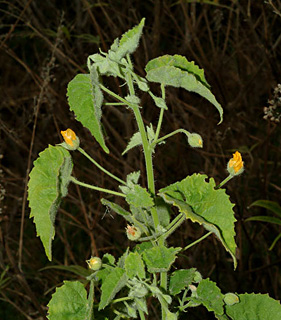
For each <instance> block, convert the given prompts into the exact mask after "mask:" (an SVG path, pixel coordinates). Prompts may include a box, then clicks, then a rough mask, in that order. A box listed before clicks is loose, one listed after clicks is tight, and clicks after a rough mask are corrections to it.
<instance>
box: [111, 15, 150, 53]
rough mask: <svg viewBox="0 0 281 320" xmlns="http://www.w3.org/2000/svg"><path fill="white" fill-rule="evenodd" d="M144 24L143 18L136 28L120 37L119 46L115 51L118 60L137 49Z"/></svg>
mask: <svg viewBox="0 0 281 320" xmlns="http://www.w3.org/2000/svg"><path fill="white" fill-rule="evenodd" d="M144 22H145V18H143V19H142V20H141V22H140V23H139V24H138V25H137V26H135V27H134V28H132V29H130V30H129V31H127V32H126V33H124V34H123V35H122V37H121V40H120V42H119V46H118V48H117V49H116V55H117V57H118V58H119V59H121V58H122V57H125V56H126V55H127V54H131V53H133V52H134V51H135V50H136V49H137V47H138V45H139V41H140V37H141V35H142V29H143V27H144Z"/></svg>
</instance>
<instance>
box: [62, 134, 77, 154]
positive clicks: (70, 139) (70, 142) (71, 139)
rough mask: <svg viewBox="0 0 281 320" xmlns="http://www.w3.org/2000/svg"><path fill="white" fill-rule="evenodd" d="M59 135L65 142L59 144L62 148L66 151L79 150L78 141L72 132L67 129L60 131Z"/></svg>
mask: <svg viewBox="0 0 281 320" xmlns="http://www.w3.org/2000/svg"><path fill="white" fill-rule="evenodd" d="M60 133H61V135H62V136H63V139H64V141H65V142H64V143H62V144H61V145H62V146H63V147H64V148H66V149H67V150H76V149H78V148H79V145H80V140H79V138H78V137H77V136H76V134H75V132H74V131H73V130H71V129H67V130H65V131H61V132H60Z"/></svg>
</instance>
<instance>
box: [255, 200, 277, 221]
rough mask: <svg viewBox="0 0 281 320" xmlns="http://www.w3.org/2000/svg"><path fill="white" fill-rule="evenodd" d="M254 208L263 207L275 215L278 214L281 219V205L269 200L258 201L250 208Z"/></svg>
mask: <svg viewBox="0 0 281 320" xmlns="http://www.w3.org/2000/svg"><path fill="white" fill-rule="evenodd" d="M253 206H258V207H262V208H265V209H267V210H270V211H272V212H274V213H275V214H277V215H278V216H279V217H281V207H280V205H279V204H278V203H277V202H275V201H269V200H257V201H255V202H253V203H252V204H251V205H250V206H249V208H250V207H253Z"/></svg>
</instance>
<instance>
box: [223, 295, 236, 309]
mask: <svg viewBox="0 0 281 320" xmlns="http://www.w3.org/2000/svg"><path fill="white" fill-rule="evenodd" d="M223 300H224V302H225V303H226V304H227V305H228V306H232V305H234V304H236V303H239V297H238V296H237V295H236V294H234V293H232V292H228V293H226V294H225V295H224V298H223Z"/></svg>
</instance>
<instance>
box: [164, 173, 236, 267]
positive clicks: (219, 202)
mask: <svg viewBox="0 0 281 320" xmlns="http://www.w3.org/2000/svg"><path fill="white" fill-rule="evenodd" d="M206 179H207V176H206V175H201V174H193V175H192V176H188V177H186V178H185V179H183V180H182V181H179V182H176V183H174V184H171V185H169V186H167V187H165V188H163V189H161V190H159V195H160V196H161V197H162V198H163V199H164V200H165V201H166V202H167V203H170V204H172V205H174V206H176V207H178V208H179V211H180V212H183V213H184V214H185V215H186V218H187V219H190V220H191V221H192V222H197V223H199V224H201V225H203V226H204V228H205V229H207V230H208V231H211V232H213V233H214V234H215V235H216V236H217V237H218V239H219V240H220V241H221V243H222V244H223V246H224V247H225V249H226V250H227V251H228V252H229V253H230V254H231V256H232V259H233V261H234V268H236V265H237V261H236V257H235V251H236V243H235V241H234V236H235V231H234V223H235V221H236V219H235V217H234V212H233V206H234V205H233V204H232V203H231V202H230V200H229V196H228V195H227V194H226V193H225V190H224V189H218V190H215V181H214V179H213V178H211V179H209V182H207V181H206Z"/></svg>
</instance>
